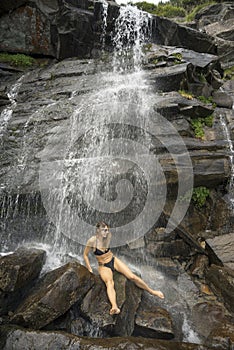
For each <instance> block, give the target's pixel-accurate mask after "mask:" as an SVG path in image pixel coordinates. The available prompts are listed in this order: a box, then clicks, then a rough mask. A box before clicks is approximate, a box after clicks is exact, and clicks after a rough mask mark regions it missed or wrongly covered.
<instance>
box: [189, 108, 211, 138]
mask: <svg viewBox="0 0 234 350" xmlns="http://www.w3.org/2000/svg"><path fill="white" fill-rule="evenodd" d="M213 121H214V116H213V114H211V115H209V116H207V117H205V118H202V117H199V118H194V119H191V121H190V123H191V126H192V128H193V131H194V135H195V137H196V138H198V139H204V136H205V132H204V126H208V127H210V128H211V127H212V126H213Z"/></svg>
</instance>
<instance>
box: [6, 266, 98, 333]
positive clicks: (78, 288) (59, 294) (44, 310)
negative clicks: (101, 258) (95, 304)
mask: <svg viewBox="0 0 234 350" xmlns="http://www.w3.org/2000/svg"><path fill="white" fill-rule="evenodd" d="M93 283H94V281H93V277H92V275H91V274H90V273H89V272H88V270H87V269H86V268H85V267H84V266H81V265H80V264H78V263H76V262H71V263H68V264H67V265H65V266H62V267H61V268H58V269H57V270H53V271H51V272H48V273H47V274H46V275H45V276H44V277H43V278H42V279H41V280H40V281H39V283H38V284H37V285H36V286H35V288H34V290H33V291H32V292H31V293H30V295H29V296H28V298H26V299H25V300H24V302H23V303H22V304H21V305H20V307H19V308H18V309H17V310H16V311H15V313H14V315H13V317H12V318H11V321H12V322H13V323H17V324H20V325H22V326H25V327H29V328H35V329H40V328H42V327H44V326H46V325H47V324H48V323H50V322H51V321H53V320H54V319H56V318H58V317H59V316H60V315H63V314H64V313H65V312H66V311H67V310H68V309H69V308H70V307H71V306H72V305H73V304H74V303H75V302H77V301H80V300H81V299H82V298H83V297H84V295H85V294H86V293H87V292H88V291H89V289H90V288H91V287H92V285H93Z"/></svg>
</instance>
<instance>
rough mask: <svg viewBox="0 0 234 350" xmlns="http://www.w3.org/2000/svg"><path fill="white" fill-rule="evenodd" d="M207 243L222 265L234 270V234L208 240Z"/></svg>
mask: <svg viewBox="0 0 234 350" xmlns="http://www.w3.org/2000/svg"><path fill="white" fill-rule="evenodd" d="M207 243H208V244H209V246H210V247H211V248H212V250H213V251H214V252H215V254H216V255H217V256H218V257H219V259H220V260H221V261H222V263H223V264H225V265H226V266H228V267H230V268H232V269H233V270H234V233H227V234H225V235H221V236H216V237H214V238H210V239H207Z"/></svg>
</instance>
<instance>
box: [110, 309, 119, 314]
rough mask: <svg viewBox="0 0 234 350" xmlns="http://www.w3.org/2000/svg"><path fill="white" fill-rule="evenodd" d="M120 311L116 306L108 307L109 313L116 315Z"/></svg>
mask: <svg viewBox="0 0 234 350" xmlns="http://www.w3.org/2000/svg"><path fill="white" fill-rule="evenodd" d="M119 313H120V309H119V308H118V307H112V308H111V309H110V315H118V314H119Z"/></svg>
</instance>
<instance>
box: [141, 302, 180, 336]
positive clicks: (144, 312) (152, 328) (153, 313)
mask: <svg viewBox="0 0 234 350" xmlns="http://www.w3.org/2000/svg"><path fill="white" fill-rule="evenodd" d="M134 335H135V336H141V337H146V338H159V339H172V338H174V332H173V325H172V320H171V317H170V315H169V313H168V312H167V311H166V310H165V309H163V308H161V307H159V306H157V305H154V304H152V303H150V302H149V300H147V299H146V298H143V300H142V301H141V304H140V307H139V308H138V309H137V313H136V318H135V329H134Z"/></svg>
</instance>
